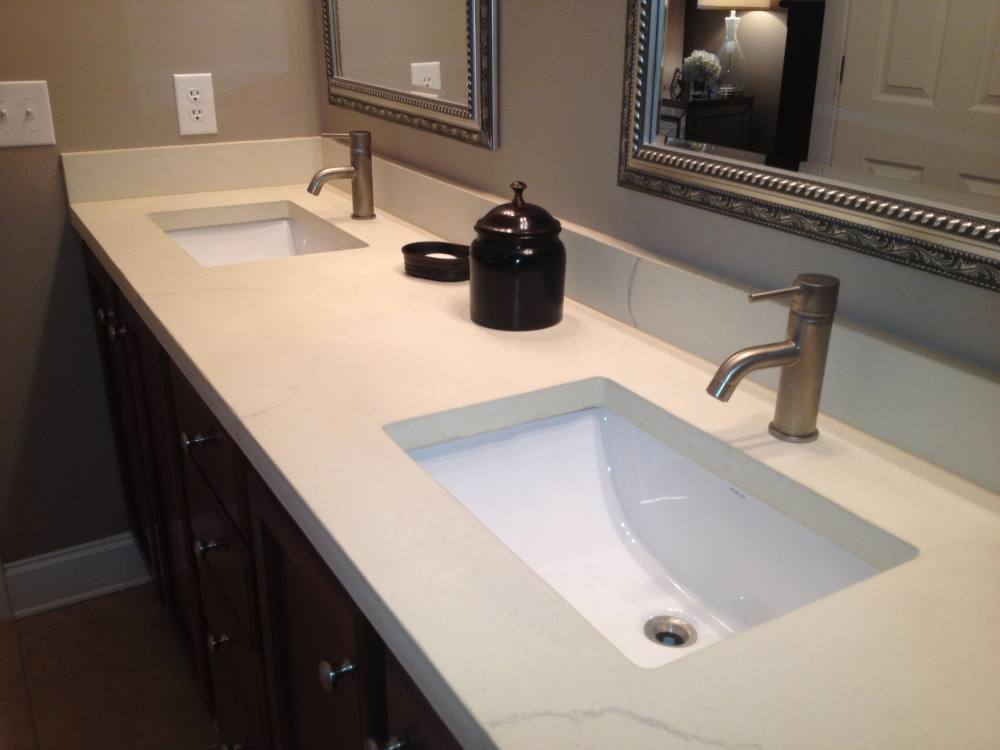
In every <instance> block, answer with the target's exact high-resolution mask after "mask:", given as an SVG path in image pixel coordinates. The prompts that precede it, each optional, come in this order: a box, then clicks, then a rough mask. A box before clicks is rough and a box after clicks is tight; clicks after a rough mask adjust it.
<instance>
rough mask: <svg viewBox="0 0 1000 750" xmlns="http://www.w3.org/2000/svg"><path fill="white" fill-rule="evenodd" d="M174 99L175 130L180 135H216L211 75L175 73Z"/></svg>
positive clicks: (217, 129)
mask: <svg viewBox="0 0 1000 750" xmlns="http://www.w3.org/2000/svg"><path fill="white" fill-rule="evenodd" d="M174 99H175V100H176V103H177V130H178V131H179V132H180V134H181V135H211V134H213V133H218V132H219V128H218V126H217V125H216V122H215V91H214V90H213V89H212V74H211V73H175V74H174Z"/></svg>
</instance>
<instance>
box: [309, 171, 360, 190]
mask: <svg viewBox="0 0 1000 750" xmlns="http://www.w3.org/2000/svg"><path fill="white" fill-rule="evenodd" d="M357 173H358V170H356V169H355V168H354V167H330V168H329V169H321V170H319V171H318V172H317V173H316V174H315V175H313V178H312V181H311V182H310V183H309V187H307V188H306V190H308V191H309V192H310V193H312V194H313V195H319V191H320V190H322V189H323V183H324V182H326V181H327V180H334V179H344V178H349V179H352V180H353V179H354V176H355V175H356V174H357Z"/></svg>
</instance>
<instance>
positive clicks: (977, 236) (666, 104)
mask: <svg viewBox="0 0 1000 750" xmlns="http://www.w3.org/2000/svg"><path fill="white" fill-rule="evenodd" d="M628 5H629V11H628V19H627V22H628V37H627V45H628V46H627V50H626V80H625V88H626V102H627V104H626V108H625V111H624V112H623V115H622V138H621V143H620V159H619V184H620V185H623V186H625V187H630V188H634V189H637V190H642V191H645V192H649V193H653V194H656V195H660V196H663V197H665V198H669V199H672V200H677V201H681V202H684V203H688V204H691V205H696V206H700V207H702V208H706V209H708V210H711V211H716V212H719V213H724V214H729V215H732V216H736V217H739V218H743V219H746V220H749V221H753V222H755V223H759V224H764V225H766V226H770V227H773V228H775V229H780V230H784V231H790V232H795V233H797V234H801V235H805V236H808V237H812V238H815V239H820V240H823V241H826V242H831V243H834V244H838V245H842V246H845V247H849V248H851V249H852V250H857V251H860V252H864V253H867V254H869V255H873V256H876V257H880V258H884V259H886V260H890V261H893V262H896V263H903V264H905V265H909V266H911V267H914V268H919V269H921V270H924V271H930V272H932V273H936V274H940V275H943V276H948V277H950V278H953V279H956V280H959V281H963V282H966V283H970V284H975V285H977V286H981V287H985V288H988V289H992V290H994V291H1000V2H996V0H962V2H949V0H825V1H824V0H629V3H628Z"/></svg>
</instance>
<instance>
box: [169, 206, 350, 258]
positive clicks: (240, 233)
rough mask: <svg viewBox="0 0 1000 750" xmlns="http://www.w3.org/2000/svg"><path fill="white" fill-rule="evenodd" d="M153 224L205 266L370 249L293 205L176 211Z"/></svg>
mask: <svg viewBox="0 0 1000 750" xmlns="http://www.w3.org/2000/svg"><path fill="white" fill-rule="evenodd" d="M150 218H151V219H152V220H153V221H154V222H155V223H156V224H157V226H159V227H160V228H161V229H163V230H164V231H165V232H166V233H167V234H168V235H169V236H170V237H171V238H172V239H173V240H174V242H176V243H177V244H178V245H180V246H181V247H182V248H183V249H184V251H185V252H187V254H188V255H190V256H191V257H192V258H194V259H195V260H196V261H198V263H200V264H201V265H203V266H224V265H230V264H232V263H247V262H249V261H254V260H266V259H268V258H288V257H291V256H294V255H310V254H313V253H328V252H332V251H334V250H352V249H355V248H360V247H367V244H366V243H364V242H362V241H361V240H359V239H358V238H357V237H354V236H353V235H351V234H348V233H347V232H345V231H343V230H342V229H340V228H339V227H336V226H334V225H333V224H330V223H329V222H327V221H323V220H322V219H320V218H319V217H318V216H315V215H313V214H311V213H310V212H308V211H306V210H305V209H303V208H301V207H300V206H298V205H296V204H294V203H291V202H289V201H280V202H276V203H255V204H248V205H240V206H219V207H215V208H210V209H196V210H192V211H171V212H165V213H159V214H151V215H150Z"/></svg>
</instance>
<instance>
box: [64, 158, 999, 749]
mask: <svg viewBox="0 0 1000 750" xmlns="http://www.w3.org/2000/svg"><path fill="white" fill-rule="evenodd" d="M192 148H194V149H197V150H198V155H197V157H195V156H192V155H191V152H192ZM263 155H266V158H262V156H263ZM343 157H344V154H343V150H342V149H341V150H339V151H335V150H334V147H332V146H330V145H329V144H327V143H323V142H321V140H320V139H319V138H304V139H293V140H289V141H281V142H279V141H275V142H256V143H244V144H219V145H217V146H215V145H213V146H198V147H171V148H167V149H137V150H133V151H128V152H125V151H121V152H105V153H97V152H94V153H87V154H66V155H64V165H65V167H66V175H67V184H68V188H69V194H70V202H71V208H72V220H73V224H74V226H75V227H76V228H77V229H78V231H79V232H80V234H81V235H82V237H83V239H84V242H85V245H86V247H85V250H84V251H85V253H86V255H87V261H88V269H89V274H90V279H91V287H92V297H93V301H94V311H93V312H94V316H95V321H96V326H97V333H98V336H99V340H100V342H101V348H102V350H103V355H104V361H105V365H106V374H107V379H108V385H109V396H110V398H111V403H112V406H113V412H114V416H115V422H116V426H117V434H118V438H119V451H120V455H121V458H122V467H123V477H124V480H125V483H126V487H127V489H128V496H129V502H130V517H131V521H132V526H133V531H134V533H135V535H136V538H137V541H138V542H139V544H140V547H141V549H142V551H143V553H144V556H145V558H146V561H147V564H148V565H149V567H150V569H151V571H152V572H153V574H154V578H155V580H156V581H157V585H158V586H159V589H160V591H161V594H162V596H163V597H164V600H165V601H166V602H167V603H168V605H169V606H170V608H171V611H172V612H173V613H174V616H175V619H176V620H177V622H178V623H179V625H180V628H181V631H182V633H183V634H184V636H185V640H186V642H187V643H188V645H189V646H190V652H191V655H192V659H193V660H194V662H195V664H196V665H197V667H198V670H199V674H200V675H201V678H202V684H203V686H204V691H205V697H206V700H208V701H209V703H210V705H212V706H214V712H215V715H216V717H217V720H218V724H219V729H220V733H221V736H222V740H223V742H224V743H225V744H226V746H227V747H228V748H230V750H233V749H235V748H237V747H240V748H273V749H274V750H279V748H280V749H285V750H291V748H332V747H336V748H340V747H343V748H361V747H366V748H385V747H393V748H395V747H405V748H410V747H412V748H428V749H431V748H457V747H465V748H517V749H518V750H525V749H527V748H546V749H548V748H577V747H588V748H632V747H635V748H639V747H727V748H800V747H810V748H844V747H872V748H876V747H877V748H889V747H893V748H903V747H932V746H934V747H988V746H990V744H991V742H992V741H994V740H995V739H996V737H997V736H1000V718H998V715H997V713H996V710H995V709H996V706H997V705H998V702H1000V687H998V683H997V680H996V674H997V673H998V672H1000V651H998V649H997V646H996V637H995V636H996V625H995V623H996V622H997V621H998V620H1000V597H997V596H996V594H997V577H998V575H1000V547H998V546H997V541H996V540H997V539H1000V518H998V516H997V513H996V509H997V507H998V498H997V495H996V494H994V493H993V492H991V491H990V490H988V489H984V488H983V487H980V486H978V485H976V484H974V483H972V482H970V481H968V480H966V479H962V478H960V477H958V476H956V475H955V474H952V473H949V472H948V471H946V470H944V469H941V468H938V467H936V466H934V465H932V464H930V463H928V462H926V461H924V460H922V459H920V458H918V457H916V456H914V455H912V454H910V453H907V452H905V451H903V450H900V449H899V448H897V447H894V446H893V445H891V444H889V443H886V442H883V441H882V440H879V439H878V438H876V437H873V436H871V435H869V434H866V433H864V432H862V431H860V430H859V429H856V428H855V427H851V426H849V425H848V424H845V423H844V422H842V421H839V420H837V419H834V418H832V417H830V416H828V415H826V414H824V413H821V414H820V416H819V430H820V437H819V439H818V440H816V441H815V442H811V443H806V444H796V443H788V442H781V441H778V440H775V439H774V438H773V437H771V436H770V435H769V434H768V428H767V426H768V423H769V422H770V421H771V419H772V415H773V410H774V393H773V391H771V390H769V389H768V388H766V387H764V386H762V385H759V384H757V383H753V382H749V381H748V382H745V383H744V384H743V385H741V386H740V389H739V390H738V392H737V393H736V394H735V395H734V396H733V398H732V400H731V401H730V402H729V403H722V402H720V401H717V400H716V399H713V398H711V397H710V396H709V395H708V394H706V393H705V389H706V386H707V385H708V384H709V381H710V380H711V378H712V376H713V373H714V372H715V370H716V367H717V365H718V364H719V362H721V358H718V359H717V360H716V361H714V362H713V361H708V360H706V359H704V358H702V357H700V356H697V355H696V354H692V353H689V352H687V351H684V350H683V349H682V348H679V347H677V346H674V345H672V344H671V343H667V342H666V341H663V340H661V339H659V338H657V337H655V336H652V335H650V334H648V333H646V332H643V331H642V330H639V329H638V328H637V327H636V326H635V325H633V324H631V323H630V322H626V321H623V320H622V319H616V318H621V317H622V316H621V315H619V314H618V313H617V311H618V310H619V309H622V308H621V307H620V306H619V307H615V305H616V304H618V303H617V302H608V303H607V309H606V310H605V311H604V312H602V311H600V310H599V309H595V308H600V307H601V304H602V303H601V302H600V300H598V299H597V298H596V297H594V296H593V287H592V286H588V283H592V282H588V281H587V279H593V278H595V277H596V276H599V275H600V276H601V277H602V279H603V280H605V281H606V282H607V287H606V289H614V288H617V287H616V285H617V283H618V281H617V280H618V279H620V278H622V275H623V274H624V278H626V279H628V277H629V274H631V275H632V276H633V277H634V278H633V279H632V282H631V283H630V284H629V285H628V290H627V294H628V295H629V296H628V298H627V299H628V307H629V310H636V311H639V310H641V309H643V305H646V309H648V306H649V305H651V304H654V303H653V302H651V301H650V300H653V299H655V298H657V296H660V297H662V296H663V294H664V291H663V290H664V288H667V287H669V285H670V284H672V283H675V282H674V281H671V279H675V277H678V278H679V277H683V279H682V280H685V281H684V283H687V284H689V285H692V286H695V285H699V284H700V285H703V287H704V293H703V296H704V298H705V299H706V300H709V299H712V300H714V306H715V307H717V308H718V310H719V312H718V313H715V314H716V315H717V316H724V315H729V314H732V313H733V312H734V311H741V310H745V309H748V306H747V303H746V301H745V300H746V297H745V290H741V289H738V288H736V287H734V286H731V285H730V286H727V285H725V284H722V283H721V282H718V281H715V280H712V279H708V278H705V277H699V276H698V274H695V273H694V272H692V271H690V270H689V269H683V268H681V267H678V266H676V265H672V264H670V263H669V262H667V261H662V260H658V259H655V258H653V257H652V256H649V255H644V254H642V253H641V251H638V250H635V249H629V248H627V247H626V246H623V245H622V244H621V243H616V242H614V241H613V240H610V239H609V238H602V237H601V236H600V235H596V234H594V233H592V232H588V231H587V230H583V229H582V228H579V227H576V226H574V225H572V224H567V223H564V235H563V238H564V240H565V242H566V245H567V255H568V273H567V295H568V296H567V299H566V303H565V311H564V319H563V321H562V322H561V323H559V324H558V325H556V326H554V327H551V328H546V329H543V330H537V331H521V332H514V331H497V330H492V329H487V328H482V327H479V326H476V325H474V324H473V323H472V322H471V320H470V317H469V288H468V284H467V283H464V282H459V283H438V282H433V281H426V280H422V279H415V278H412V277H409V276H406V275H405V274H404V273H403V260H402V255H401V253H400V248H401V247H402V246H403V245H405V244H407V243H410V242H418V241H424V240H433V239H444V240H448V241H461V239H462V236H456V235H459V234H460V233H461V232H465V235H464V236H465V241H468V240H469V239H471V237H472V226H473V224H474V222H475V219H476V218H477V217H478V216H480V215H482V214H483V213H485V211H484V210H483V209H484V208H488V207H490V206H491V205H495V204H497V203H500V202H502V201H501V200H500V199H498V198H493V197H491V196H487V195H484V194H482V193H476V192H474V191H469V190H466V189H464V188H460V187H458V186H455V185H453V184H449V183H446V182H443V181H440V180H437V179H435V178H433V177H430V176H427V175H424V174H421V173H419V172H416V171H414V170H411V169H408V168H405V167H402V166H400V165H397V164H393V163H391V162H388V161H385V160H381V159H376V160H375V164H374V171H375V204H376V205H375V213H376V217H375V218H374V219H372V220H368V221H358V220H353V219H352V218H351V213H352V205H351V200H350V196H349V194H346V193H343V192H340V191H338V190H334V189H325V190H323V191H322V193H321V194H320V195H315V196H314V195H311V194H309V193H308V192H307V191H306V185H307V183H308V181H309V178H310V177H311V176H312V175H313V174H314V173H315V172H316V171H318V169H320V168H322V167H326V166H333V165H336V164H339V163H342V162H343V160H344V159H343ZM192 159H197V163H198V164H200V165H202V166H201V167H192V166H191V165H193V164H194V162H193V161H191V160H192ZM150 160H154V161H155V163H158V164H164V163H169V164H170V165H171V166H170V168H169V169H165V170H161V171H160V172H159V173H157V172H156V171H155V170H150V169H149V165H150V164H151V163H153V162H151V161H150ZM237 163H239V164H250V165H252V166H250V167H248V168H247V169H246V170H244V171H243V172H239V171H238V170H233V169H228V168H227V167H228V166H231V165H233V164H237ZM274 164H281V167H280V169H278V168H272V167H270V166H268V165H274ZM189 167H191V168H190V169H189ZM199 168H200V169H202V170H203V171H202V172H201V173H199V171H198V170H199ZM141 175H148V176H149V179H148V180H147V181H146V182H142V180H140V179H139V176H141ZM136 185H141V187H139V188H137V187H135V186H136ZM428 196H430V197H431V198H433V202H434V205H436V206H437V207H438V210H439V212H440V214H439V215H438V218H436V219H434V221H432V222H430V223H429V224H427V225H425V228H421V227H420V226H418V225H417V224H418V223H419V220H418V217H419V216H420V215H421V212H422V211H423V210H424V208H425V207H426V204H427V202H428V200H430V199H429V197H428ZM418 209H419V210H418ZM400 216H404V217H405V218H406V219H409V221H407V220H404V218H399V217H400ZM410 221H412V222H414V223H409V222H410ZM449 222H450V223H449ZM232 232H236V234H237V237H238V239H236V240H233V238H232V236H231V233H232ZM303 248H306V251H305V254H299V253H300V251H301V250H302V249H303ZM597 268H600V269H603V271H602V274H595V273H594V270H595V269H597ZM801 270H807V269H790V272H789V281H791V279H792V277H793V276H794V275H795V274H796V273H797V272H799V271H801ZM657 274H659V276H657ZM657 278H659V279H660V282H659V283H660V284H661V286H660V288H659V289H657V288H656V283H654V282H655V281H656V279H657ZM644 284H645V285H646V286H647V287H648V288H649V291H648V292H643V290H642V287H643V285H644ZM623 288H624V287H623ZM699 288H701V287H699ZM607 294H608V295H609V297H608V299H610V294H611V292H607ZM641 294H646V295H647V296H646V298H645V301H643V299H641V298H640V296H639V295H641ZM588 295H591V296H589V297H588ZM713 295H714V296H713ZM580 298H585V301H586V302H588V304H589V306H588V304H583V303H581V302H580V301H578V299H580ZM786 305H787V303H786ZM758 308H764V309H763V312H760V313H754V314H758V315H762V316H763V317H761V318H756V319H752V320H751V321H750V322H749V323H748V324H747V325H748V326H752V331H753V332H752V333H751V334H750V335H752V336H753V338H749V337H747V338H744V339H743V341H742V343H743V344H744V345H749V344H753V343H758V342H759V341H761V340H766V338H761V337H771V336H777V335H778V334H779V332H780V330H781V325H782V323H783V321H784V317H785V316H786V315H787V306H786V307H782V305H781V304H780V303H776V302H765V303H762V305H756V306H754V307H753V309H754V310H757V309H758ZM691 312H692V314H694V313H697V312H699V311H698V310H692V311H691ZM702 312H704V311H702ZM606 313H608V314H606ZM705 314H706V315H707V316H708V318H709V320H710V321H712V322H718V321H720V320H722V321H724V318H720V317H716V318H712V317H711V316H712V314H713V313H710V312H705ZM734 317H735V316H734ZM720 327H721V326H720ZM737 335H738V336H742V335H743V334H742V333H740V332H739V331H737ZM852 336H853V337H854V338H852ZM858 336H861V334H860V333H858V332H857V331H856V330H855V331H854V332H853V333H852V331H851V330H849V329H845V328H843V327H840V328H838V327H836V325H835V328H834V331H833V340H834V342H835V343H836V342H837V341H838V337H839V341H840V344H841V346H842V347H843V346H844V345H848V344H849V345H850V346H856V345H857V346H861V345H860V344H857V341H858V340H859V339H857V337H858ZM733 340H734V339H732V338H728V339H727V338H722V339H720V341H719V342H718V347H719V351H723V350H725V353H729V352H731V351H734V350H735V348H738V347H733V346H732V342H733ZM851 342H854V343H851ZM887 346H888V344H887ZM844 351H846V350H845V349H844V348H841V349H837V348H836V347H835V348H834V349H833V350H831V354H830V365H829V366H830V367H831V368H834V369H833V370H831V372H832V373H833V374H832V375H828V378H831V379H832V383H833V384H832V385H831V387H840V386H838V384H837V372H838V371H837V370H836V362H835V360H836V359H837V357H838V355H839V356H840V358H843V357H844V356H846V355H844ZM911 355H912V352H911V353H909V354H907V353H906V352H905V351H904V352H902V353H900V354H898V355H896V354H894V355H893V356H899V357H904V356H911ZM912 356H916V355H912ZM935 366H942V367H943V366H944V365H942V364H940V363H938V364H936V365H935V364H933V363H930V364H926V367H927V368H933V367H935ZM841 385H842V382H841ZM984 387H989V384H987V386H984ZM366 743H367V744H366Z"/></svg>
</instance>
